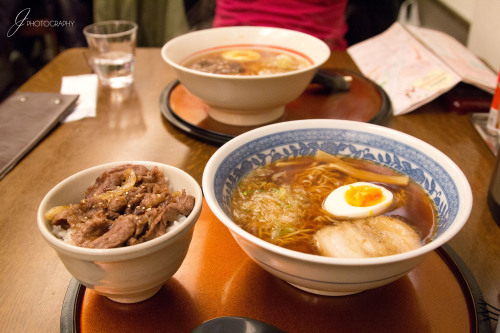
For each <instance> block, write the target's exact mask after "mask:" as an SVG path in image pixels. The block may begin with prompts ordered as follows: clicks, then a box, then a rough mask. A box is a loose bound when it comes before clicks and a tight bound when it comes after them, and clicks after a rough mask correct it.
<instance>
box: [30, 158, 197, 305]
mask: <svg viewBox="0 0 500 333" xmlns="http://www.w3.org/2000/svg"><path fill="white" fill-rule="evenodd" d="M127 163H131V164H141V165H144V166H146V167H147V168H148V169H151V168H152V167H153V166H157V167H158V168H159V169H160V170H161V171H162V172H163V173H164V175H165V177H166V178H167V179H168V182H169V184H170V186H171V187H172V189H173V190H182V189H185V190H186V193H187V194H190V195H192V196H194V197H195V206H194V208H193V210H192V212H191V213H190V214H189V216H188V217H187V218H186V219H185V220H183V221H182V222H181V223H180V224H179V225H177V226H176V227H174V228H173V229H171V230H170V231H169V232H167V233H166V234H165V235H162V236H160V237H158V238H155V239H152V240H150V241H147V242H144V243H141V244H137V245H133V246H128V247H122V248H113V249H90V248H84V247H78V246H75V245H70V244H68V243H65V242H63V241H62V240H61V239H59V238H57V237H56V236H54V234H53V233H52V231H51V228H50V226H49V222H48V221H47V220H46V219H45V213H46V212H47V211H48V210H49V209H50V208H52V207H54V206H59V205H66V204H69V203H77V202H79V201H80V200H81V199H82V198H83V197H84V194H85V190H86V189H87V188H88V187H89V186H90V185H92V184H93V183H94V182H95V180H96V178H97V177H98V176H99V175H101V174H102V173H103V172H104V171H106V170H108V169H110V168H112V167H116V166H119V165H123V164H127ZM202 200H203V196H202V192H201V188H200V186H199V185H198V183H197V182H196V180H194V179H193V178H192V177H191V176H190V175H188V174H187V173H185V172H184V171H182V170H180V169H178V168H175V167H173V166H169V165H165V164H161V163H156V162H145V161H123V162H115V163H109V164H103V165H99V166H96V167H93V168H90V169H86V170H83V171H81V172H78V173H76V174H75V175H73V176H71V177H69V178H67V179H65V180H63V181H62V182H60V183H59V184H57V185H56V186H55V187H54V188H53V189H52V190H50V191H49V193H47V195H46V196H45V197H44V198H43V200H42V202H41V203H40V206H39V208H38V216H37V219H38V228H39V230H40V232H41V233H42V235H43V237H44V238H45V239H46V241H47V242H48V244H49V245H50V246H51V247H52V248H53V249H54V250H55V251H56V252H57V255H58V256H59V258H60V259H61V261H62V263H63V264H64V266H65V267H66V269H67V270H68V271H69V272H70V273H71V275H73V277H74V278H75V279H77V280H78V281H79V282H80V283H82V284H83V285H84V286H86V287H87V288H89V289H93V290H95V291H96V292H97V293H99V294H101V295H104V296H106V297H108V298H110V299H112V300H114V301H116V302H120V303H135V302H140V301H142V300H145V299H147V298H149V297H151V296H153V295H154V294H155V293H156V292H157V291H159V290H160V288H161V287H162V285H163V284H164V283H165V282H166V281H167V280H168V279H170V277H172V275H174V273H175V272H176V271H177V269H178V268H179V267H180V265H181V264H182V262H183V260H184V258H185V256H186V254H187V251H188V247H189V244H190V242H191V238H192V234H193V227H194V225H195V223H196V221H197V219H198V217H199V215H200V213H201V206H202Z"/></svg>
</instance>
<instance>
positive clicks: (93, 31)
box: [83, 21, 137, 88]
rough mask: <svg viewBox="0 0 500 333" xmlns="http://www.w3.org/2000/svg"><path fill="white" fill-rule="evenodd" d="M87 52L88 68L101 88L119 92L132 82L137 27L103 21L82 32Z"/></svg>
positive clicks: (121, 22) (125, 22)
mask: <svg viewBox="0 0 500 333" xmlns="http://www.w3.org/2000/svg"><path fill="white" fill-rule="evenodd" d="M83 34H84V35H85V38H86V39H87V44H88V46H89V51H90V58H89V61H90V65H91V67H92V68H93V69H94V71H95V72H96V73H97V75H98V76H99V79H100V81H101V84H102V85H104V86H109V87H111V88H123V87H126V86H128V85H130V84H131V83H132V82H133V81H134V57H135V45H136V39H137V24H135V23H134V22H129V21H104V22H98V23H94V24H91V25H89V26H86V27H85V28H84V29H83Z"/></svg>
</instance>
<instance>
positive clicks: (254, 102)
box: [161, 27, 330, 126]
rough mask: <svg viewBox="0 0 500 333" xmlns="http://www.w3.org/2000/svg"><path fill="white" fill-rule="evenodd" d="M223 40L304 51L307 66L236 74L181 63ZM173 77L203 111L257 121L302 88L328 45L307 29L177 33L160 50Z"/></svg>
mask: <svg viewBox="0 0 500 333" xmlns="http://www.w3.org/2000/svg"><path fill="white" fill-rule="evenodd" d="M223 46H234V48H235V49H238V48H241V47H249V46H255V47H256V48H258V47H259V46H261V47H262V46H264V47H272V48H276V49H277V50H282V51H286V52H289V53H291V54H295V55H299V56H302V57H304V58H305V59H306V60H307V62H309V63H310V66H308V67H306V68H303V69H299V70H295V71H291V72H286V73H279V74H267V75H258V76H237V75H223V74H212V73H205V72H201V71H197V70H192V69H189V68H186V67H184V66H182V64H183V63H184V62H185V61H186V60H187V59H189V58H190V57H192V56H193V55H195V54H198V53H200V52H202V51H206V50H214V49H217V48H221V47H223ZM161 55H162V57H163V59H164V60H165V61H166V62H167V63H168V64H169V65H170V66H172V67H173V69H174V70H175V73H176V74H177V78H178V80H179V81H180V82H181V83H182V85H184V87H185V88H186V89H187V90H188V91H189V92H190V93H192V94H193V95H194V96H196V97H198V98H199V99H201V100H202V101H203V102H204V103H205V104H206V105H207V106H208V109H207V112H208V115H209V116H210V117H211V118H213V119H215V120H217V121H219V122H222V123H225V124H230V125H244V126H251V125H261V124H265V123H269V122H272V121H274V120H276V119H278V118H279V117H280V116H281V115H282V114H283V112H284V110H285V105H286V104H287V103H289V102H291V101H293V100H294V99H296V98H297V97H299V96H300V95H301V94H302V92H303V91H304V90H305V89H306V87H307V85H308V84H309V83H310V82H311V80H312V78H313V77H314V75H315V74H316V71H317V70H318V68H319V67H320V66H321V65H322V64H323V63H324V62H325V61H326V60H327V59H328V57H329V56H330V49H329V48H328V46H327V45H326V44H325V43H324V42H322V41H321V40H319V39H317V38H316V37H313V36H311V35H308V34H305V33H302V32H297V31H292V30H286V29H280V28H268V27H223V28H213V29H205V30H199V31H195V32H190V33H187V34H185V35H181V36H179V37H176V38H174V39H172V40H170V41H169V42H167V43H166V44H165V45H164V46H163V48H162V50H161Z"/></svg>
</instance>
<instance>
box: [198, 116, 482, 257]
mask: <svg viewBox="0 0 500 333" xmlns="http://www.w3.org/2000/svg"><path fill="white" fill-rule="evenodd" d="M307 129H333V130H349V131H354V132H361V133H368V134H370V135H376V136H380V137H381V138H385V139H389V140H393V141H395V142H398V143H402V144H405V145H407V146H410V147H412V148H414V149H415V150H417V151H418V152H419V153H421V154H423V155H426V156H428V157H429V158H430V159H431V160H433V161H435V162H436V163H438V164H439V165H440V166H442V167H443V168H444V169H445V170H446V171H447V172H448V173H449V174H450V176H451V178H452V179H453V181H454V184H455V186H456V187H457V191H458V193H459V199H460V204H459V208H458V211H457V214H456V216H455V218H454V220H453V222H452V223H451V225H450V226H449V227H448V229H447V230H446V231H445V232H443V233H442V234H441V235H439V237H436V238H435V239H433V240H432V241H431V242H429V243H428V244H425V245H423V246H422V247H420V248H418V249H415V250H412V251H409V252H405V253H400V254H397V255H391V256H386V257H377V258H363V259H346V258H330V257H323V256H318V255H312V254H305V253H301V252H297V251H293V250H289V249H285V248H282V247H280V246H277V245H274V244H271V243H269V242H266V241H264V240H262V239H260V238H258V237H256V236H253V235H251V234H250V233H248V232H246V231H245V230H243V229H242V228H240V227H239V226H238V225H237V224H235V223H234V222H233V221H232V219H231V217H230V216H228V215H227V214H226V213H225V211H224V209H223V208H222V206H221V204H220V203H219V202H218V200H217V198H216V196H215V191H214V181H215V178H216V174H217V172H218V171H219V166H220V165H221V164H222V163H223V162H224V160H225V159H226V158H227V157H228V156H229V155H230V154H231V153H233V152H234V151H236V150H238V149H239V148H241V147H242V146H245V145H248V144H250V143H252V142H255V141H256V140H258V139H260V138H263V137H265V136H268V135H273V134H277V133H286V132H291V131H297V130H299V131H300V130H307ZM438 161H439V162H438ZM202 188H203V193H204V196H205V199H206V201H207V204H208V206H209V207H210V209H211V210H212V212H213V213H214V215H215V216H216V217H217V218H218V219H219V220H220V221H221V222H222V223H223V224H224V225H226V227H227V228H228V229H229V230H230V232H231V233H232V234H233V236H239V237H242V238H244V239H245V240H247V241H249V242H251V243H253V244H255V245H257V246H259V247H261V248H263V249H265V250H267V251H270V252H273V253H276V254H278V255H282V256H285V257H289V258H294V259H297V260H304V261H308V262H317V263H323V264H337V265H350V266H356V265H373V264H385V263H391V262H398V261H404V260H407V259H411V258H415V257H418V256H421V255H424V254H426V253H428V252H430V251H433V250H435V249H436V248H438V247H439V246H441V245H443V244H445V243H446V242H448V241H449V240H450V239H452V238H453V237H454V236H455V235H456V234H457V233H458V232H459V231H460V230H461V229H462V227H463V226H464V225H465V223H466V222H467V219H468V217H469V215H470V212H471V210H472V201H473V199H472V190H471V188H470V185H469V182H468V180H467V178H466V177H465V175H464V174H463V172H462V170H461V169H460V168H459V167H458V166H457V165H456V164H455V163H454V162H453V161H452V160H451V159H450V158H449V157H448V156H447V155H445V154H444V153H443V152H441V151H440V150H438V149H436V148H435V147H433V146H432V145H430V144H428V143H426V142H425V141H423V140H420V139H418V138H416V137H413V136H411V135H409V134H406V133H403V132H401V131H397V130H394V129H390V128H387V127H383V126H380V125H375V124H369V123H363V122H358V121H352V120H338V119H312V120H296V121H288V122H283V123H277V124H271V125H266V126H262V127H259V128H257V129H254V130H251V131H248V132H246V133H243V134H241V135H239V136H237V137H235V138H233V139H231V140H230V141H228V142H227V143H225V144H224V145H222V146H221V147H220V148H219V149H218V150H217V151H216V152H215V153H214V154H213V155H212V157H211V158H210V160H209V161H208V163H207V165H206V166H205V170H204V173H203V179H202Z"/></svg>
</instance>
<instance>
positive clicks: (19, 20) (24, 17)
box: [7, 8, 75, 37]
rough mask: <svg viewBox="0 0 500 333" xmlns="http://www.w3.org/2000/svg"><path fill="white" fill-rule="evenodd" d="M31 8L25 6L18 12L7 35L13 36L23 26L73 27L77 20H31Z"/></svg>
mask: <svg viewBox="0 0 500 333" xmlns="http://www.w3.org/2000/svg"><path fill="white" fill-rule="evenodd" d="M30 11H31V8H25V9H23V10H21V11H20V12H19V14H17V16H16V19H15V21H14V24H13V25H12V26H11V27H10V29H9V31H7V37H11V36H13V35H14V34H15V33H16V32H17V30H19V28H21V27H22V26H27V27H34V28H40V27H44V28H48V27H50V28H56V27H72V26H73V24H75V21H64V20H62V21H61V20H29V19H28V15H29V13H30Z"/></svg>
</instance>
